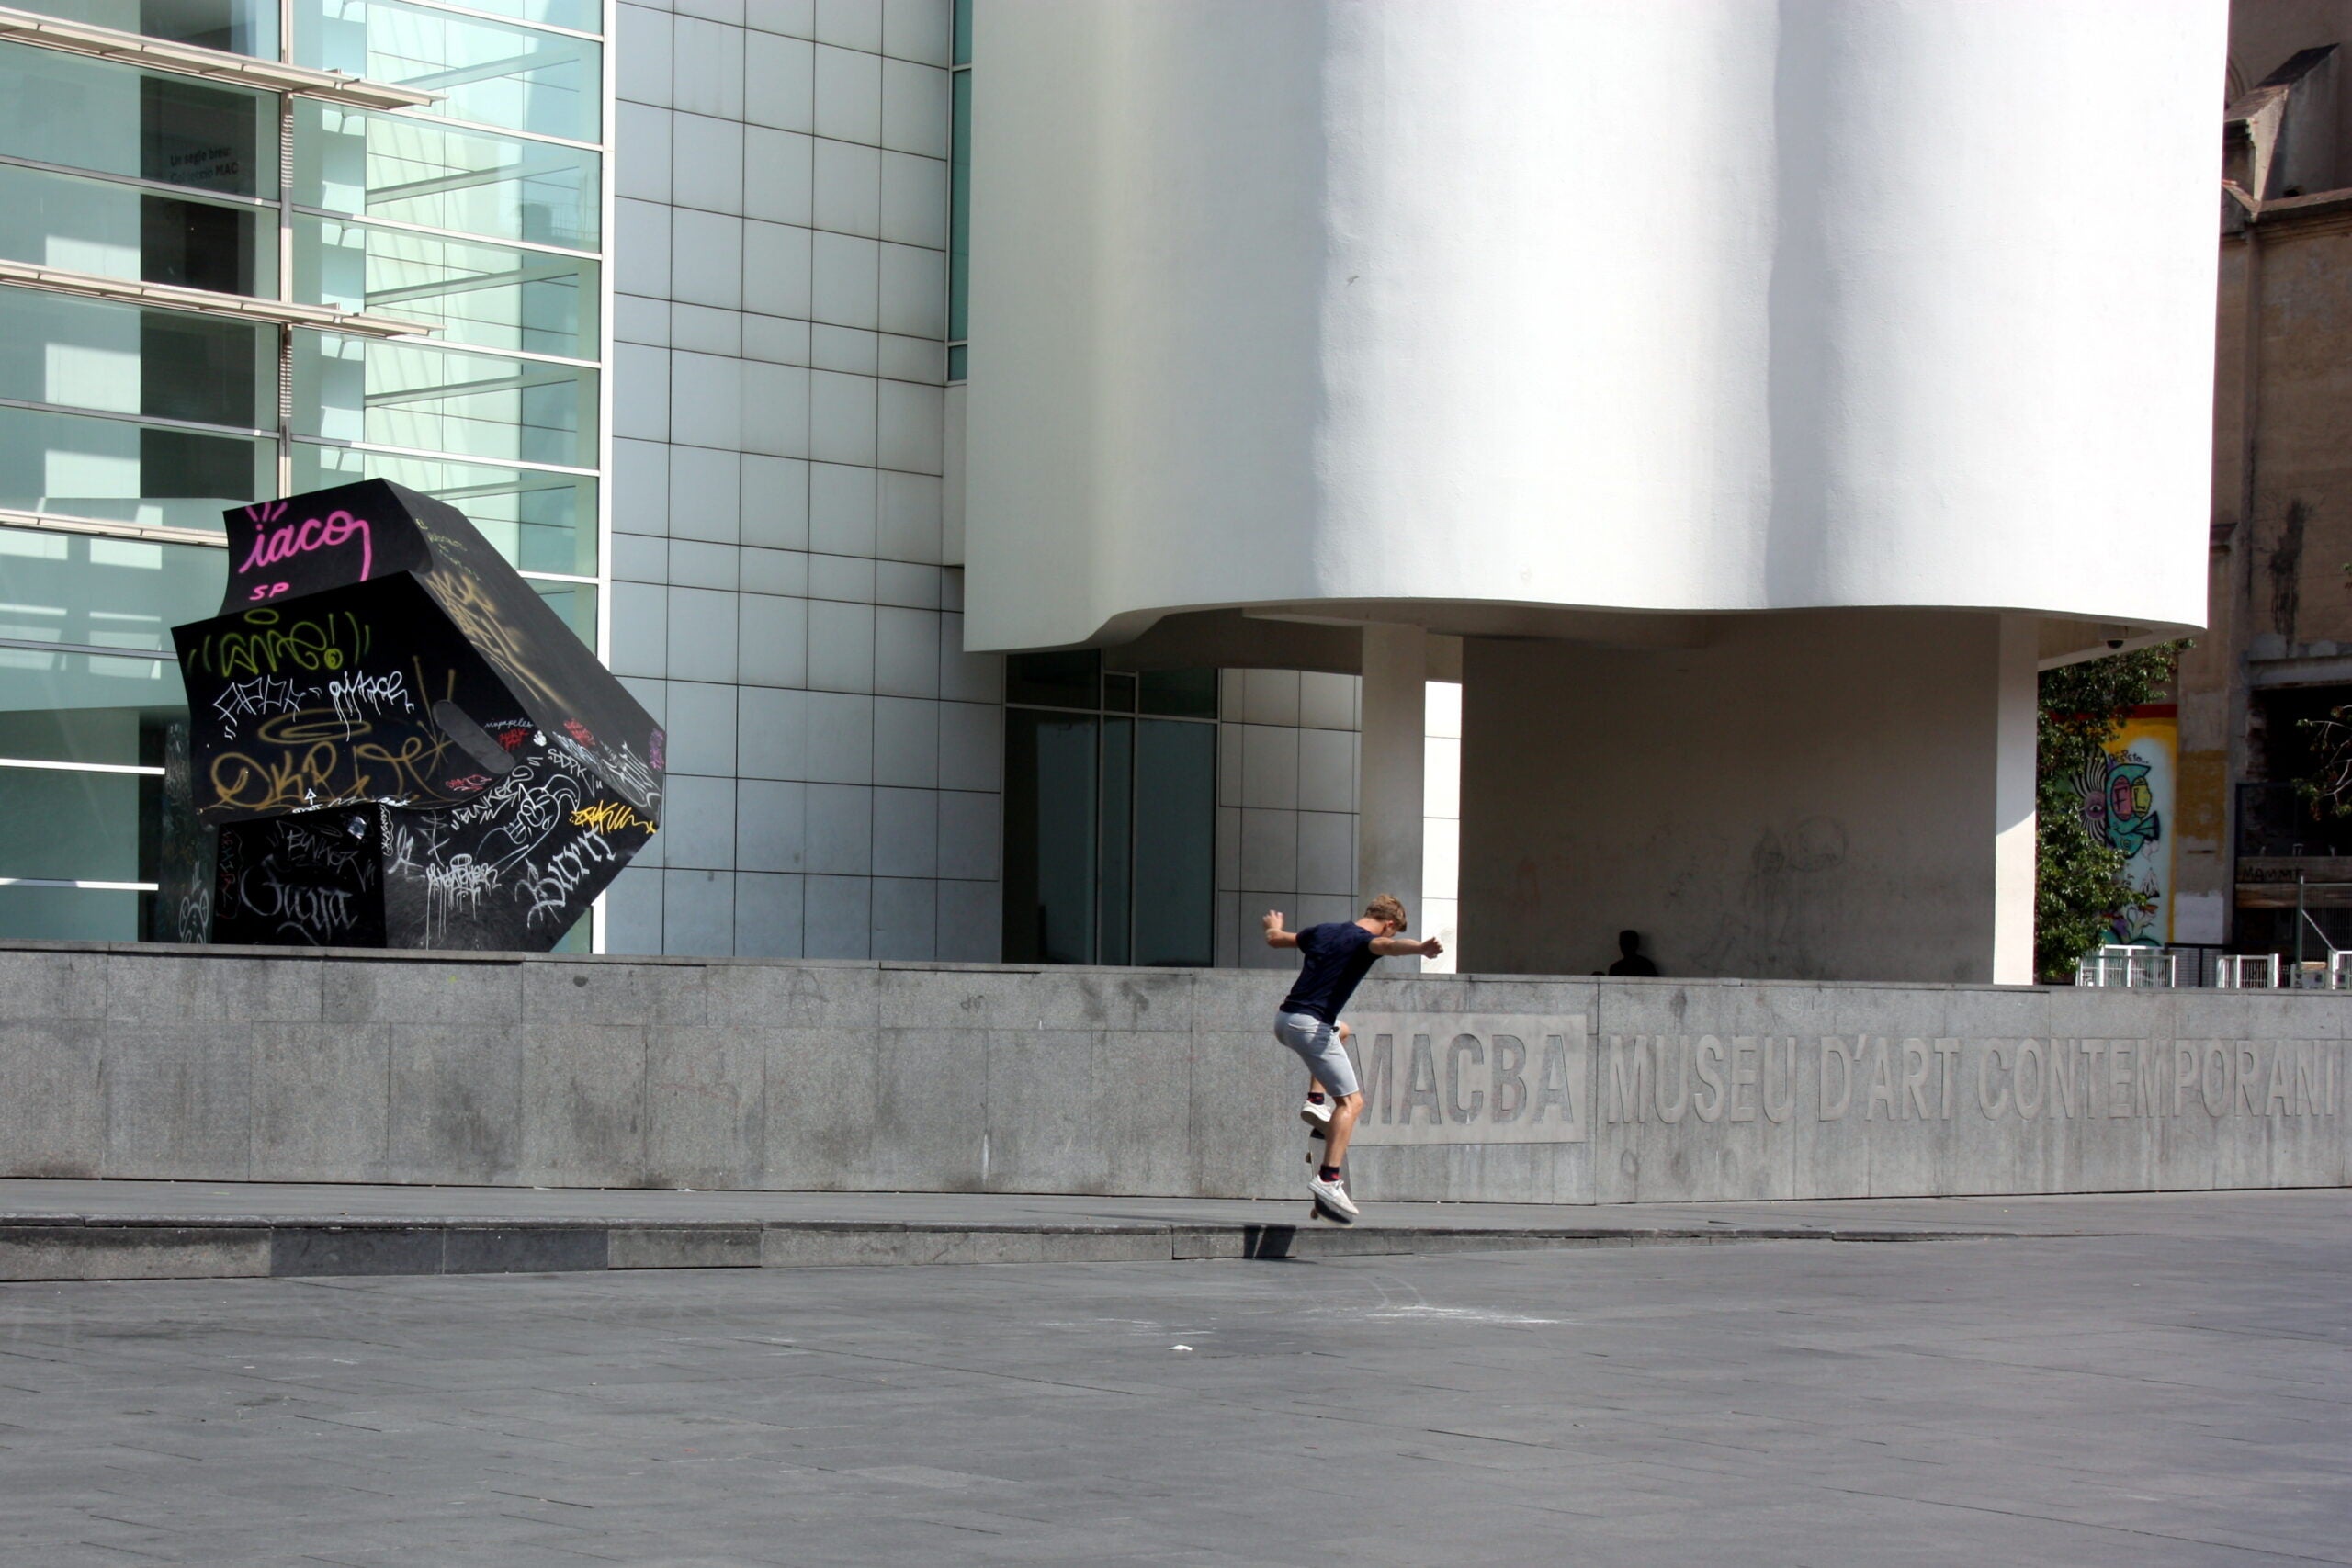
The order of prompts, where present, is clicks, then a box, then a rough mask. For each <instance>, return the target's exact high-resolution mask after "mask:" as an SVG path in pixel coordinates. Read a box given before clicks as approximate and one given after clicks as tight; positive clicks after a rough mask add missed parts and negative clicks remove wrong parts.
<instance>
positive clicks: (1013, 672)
mask: <svg viewBox="0 0 2352 1568" xmlns="http://www.w3.org/2000/svg"><path fill="white" fill-rule="evenodd" d="M1102 682H1103V655H1102V654H1100V653H1099V652H1097V651H1095V650H1094V649H1091V648H1081V649H1076V650H1074V651H1072V652H1069V653H1016V654H1014V655H1013V656H1012V658H1010V659H1008V660H1005V661H1004V700H1005V701H1006V702H1009V703H1038V704H1041V705H1044V706H1046V707H1055V708H1086V709H1089V710H1092V709H1095V708H1099V707H1101V706H1102V705H1103V689H1102Z"/></svg>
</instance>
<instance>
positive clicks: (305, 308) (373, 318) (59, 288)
mask: <svg viewBox="0 0 2352 1568" xmlns="http://www.w3.org/2000/svg"><path fill="white" fill-rule="evenodd" d="M270 205H271V206H273V207H274V206H276V205H277V204H276V203H275V202H273V203H271V204H270ZM288 270H290V269H289V268H287V267H285V266H283V265H281V266H280V267H279V273H280V276H283V275H284V274H285V273H286V272H288ZM0 285H14V286H16V287H17V288H38V289H41V290H44V291H46V292H48V293H51V294H70V295H73V296H74V297H75V298H77V299H100V300H104V301H106V302H107V303H109V304H115V305H140V306H145V307H147V308H150V309H153V310H180V311H185V312H187V314H189V315H197V316H213V317H220V318H231V319H234V320H237V321H252V322H254V323H256V324H258V325H264V326H277V327H312V328H316V329H317V330H319V331H321V332H332V333H342V334H343V335H345V337H367V338H408V337H429V336H431V335H432V334H433V333H437V332H439V331H440V330H441V329H440V328H438V327H436V326H432V325H430V324H428V323H426V322H424V321H403V320H401V318H399V317H397V316H379V315H375V314H373V313H371V312H368V311H364V310H344V309H343V308H342V307H340V306H336V305H301V304H297V303H296V302H294V301H293V300H292V299H286V298H284V297H283V296H284V294H285V293H286V292H287V291H288V288H290V282H289V283H288V284H286V285H283V286H281V288H280V290H279V292H280V296H281V297H280V298H278V299H260V298H257V297H255V296H254V295H250V294H220V293H215V292H214V291H213V290H211V289H209V288H186V287H184V286H182V285H180V284H176V283H138V282H133V281H132V280H130V279H129V278H122V277H108V276H106V275H105V274H103V273H96V272H74V271H73V270H71V269H69V268H66V267H61V266H37V265H33V264H32V263H29V262H14V261H0ZM273 434H275V433H274V432H273Z"/></svg>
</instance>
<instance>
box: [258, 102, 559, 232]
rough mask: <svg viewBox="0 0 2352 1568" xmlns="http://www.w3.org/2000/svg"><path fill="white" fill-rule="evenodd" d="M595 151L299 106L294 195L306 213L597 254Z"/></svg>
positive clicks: (426, 122) (314, 105)
mask: <svg viewBox="0 0 2352 1568" xmlns="http://www.w3.org/2000/svg"><path fill="white" fill-rule="evenodd" d="M600 164H601V160H600V159H599V158H598V157H597V155H596V154H595V153H594V152H582V151H581V150H580V149H578V148H572V147H555V146H550V145H549V144H548V143H546V142H544V141H518V140H516V139H515V138H514V137H511V136H499V135H495V134H492V132H489V131H481V130H456V129H453V128H450V127H447V126H443V125H437V124H435V123H434V122H433V121H432V120H429V119H420V118H416V117H414V116H401V115H388V114H377V113H374V112H372V111H370V110H366V109H352V108H345V107H342V106H341V105H338V104H328V103H322V102H320V101H319V100H317V99H315V98H297V99H295V100H294V192H295V199H296V200H298V201H300V202H301V203H302V204H303V205H304V206H306V207H320V208H324V209H327V210H329V211H331V212H340V213H347V214H349V215H350V216H352V217H356V218H381V219H389V220H392V221H394V222H400V223H418V224H422V225H424V227H426V228H428V229H455V230H458V231H460V232H463V233H468V234H481V235H485V236H487V237H489V238H491V239H493V240H528V241H530V242H531V243H534V244H541V245H570V246H573V247H575V248H577V249H580V250H590V251H593V250H594V249H595V248H596V244H597V212H596V204H597V181H598V173H599V165H600Z"/></svg>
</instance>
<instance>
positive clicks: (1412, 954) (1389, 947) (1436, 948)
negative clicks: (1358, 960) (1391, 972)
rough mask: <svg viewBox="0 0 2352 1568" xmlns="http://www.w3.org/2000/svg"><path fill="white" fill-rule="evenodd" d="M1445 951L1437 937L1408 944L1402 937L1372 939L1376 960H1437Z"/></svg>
mask: <svg viewBox="0 0 2352 1568" xmlns="http://www.w3.org/2000/svg"><path fill="white" fill-rule="evenodd" d="M1444 951H1445V943H1443V942H1440V941H1438V939H1437V938H1435V937H1430V938H1428V939H1427V940H1426V941H1422V942H1407V941H1406V940H1405V939H1404V938H1403V937H1401V936H1376V937H1374V938H1373V939H1372V955H1373V956H1374V958H1435V957H1436V956H1437V955H1438V954H1439V953H1443V952H1444Z"/></svg>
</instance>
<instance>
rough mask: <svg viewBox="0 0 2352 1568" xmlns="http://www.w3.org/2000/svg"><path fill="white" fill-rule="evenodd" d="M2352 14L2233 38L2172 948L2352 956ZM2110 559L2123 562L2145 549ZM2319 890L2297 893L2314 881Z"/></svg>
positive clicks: (2320, 16) (2268, 0)
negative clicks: (2347, 725)
mask: <svg viewBox="0 0 2352 1568" xmlns="http://www.w3.org/2000/svg"><path fill="white" fill-rule="evenodd" d="M2347 46H2352V5H2347V4H2343V3H2340V0H2326V3H2315V0H2240V3H2239V4H2238V5H2237V6H2234V7H2233V11H2232V16H2231V29H2230V72H2229V83H2228V107H2227V109H2226V113H2225V122H2224V128H2223V181H2224V183H2223V186H2222V203H2221V210H2220V224H2221V268H2220V290H2219V300H2218V307H2219V321H2218V342H2217V349H2218V353H2217V356H2216V368H2215V386H2214V408H2213V431H2214V443H2213V448H2214V449H2213V526H2212V544H2211V611H2210V614H2209V616H2208V623H2207V624H2208V629H2207V631H2206V633H2205V635H2203V636H2202V637H2199V638H2198V639H2197V642H2196V646H2195V647H2194V649H2192V650H2191V651H2190V652H2189V653H2188V655H2187V657H2186V658H2185V659H2184V660H2183V663H2182V667H2181V672H2180V682H2179V755H2178V784H2177V790H2178V794H2177V806H2176V809H2175V811H2174V813H2173V819H2172V824H2171V829H2172V831H2173V833H2174V836H2175V837H2174V850H2173V858H2172V862H2171V864H2172V874H2173V878H2174V898H2173V907H2172V909H2171V918H2170V922H2169V923H2170V933H2169V934H2170V936H2171V938H2172V940H2173V941H2175V942H2183V943H2188V942H2199V943H2217V944H2222V943H2225V944H2227V945H2229V946H2232V947H2235V948H2239V949H2245V950H2256V951H2258V950H2262V949H2270V950H2273V951H2283V952H2292V951H2293V949H2294V946H2295V942H2296V929H2297V926H2298V925H2299V924H2300V923H2301V922H2299V920H2298V919H2297V916H2296V908H2297V905H2298V898H2299V897H2301V900H2302V902H2303V904H2304V905H2305V906H2306V907H2307V908H2310V909H2311V910H2312V924H2309V925H2304V926H2303V934H2304V936H2305V938H2306V942H2307V945H2306V952H2307V953H2309V954H2310V955H2311V956H2312V957H2316V956H2317V954H2318V953H2319V951H2320V947H2319V944H2320V941H2321V937H2322V934H2323V932H2324V933H2325V934H2326V935H2327V936H2328V937H2329V938H2331V939H2332V940H2331V945H2334V946H2338V947H2341V946H2352V820H2344V821H2336V820H2331V819H2327V818H2323V817H2316V816H2314V814H2313V812H2312V810H2311V808H2310V807H2309V806H2308V805H2307V804H2306V803H2305V801H2304V798H2303V796H2302V795H2301V792H2300V790H2299V785H2300V784H2302V783H2304V782H2305V781H2308V780H2311V779H2312V778H2313V777H2315V776H2316V774H2317V772H2318V771H2319V770H2320V769H2321V768H2322V766H2323V765H2324V742H2325V739H2326V736H2325V733H2324V731H2322V730H2320V729H2319V728H2317V726H2318V725H2319V724H2320V723H2322V722H2324V721H2325V720H2326V719H2327V717H2328V716H2329V715H2330V714H2331V713H2333V712H2334V710H2335V709H2337V708H2340V707H2343V706H2346V705H2352V94H2347V91H2346V89H2347V88H2352V83H2347V82H2346V80H2345V79H2344V74H2343V73H2344V65H2343V53H2344V50H2345V48H2346V47H2347ZM2115 543H2116V548H2117V549H2118V550H2119V551H2123V552H2127V553H2128V552H2129V551H2130V550H2131V548H2132V543H2131V540H2130V539H2128V538H2125V539H2118V540H2117V541H2116V542H2115ZM2299 879H2300V880H2301V883H2302V884H2303V886H2301V888H2300V890H2299V888H2298V886H2297V884H2298V881H2299Z"/></svg>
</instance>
